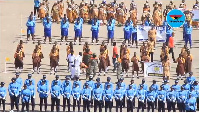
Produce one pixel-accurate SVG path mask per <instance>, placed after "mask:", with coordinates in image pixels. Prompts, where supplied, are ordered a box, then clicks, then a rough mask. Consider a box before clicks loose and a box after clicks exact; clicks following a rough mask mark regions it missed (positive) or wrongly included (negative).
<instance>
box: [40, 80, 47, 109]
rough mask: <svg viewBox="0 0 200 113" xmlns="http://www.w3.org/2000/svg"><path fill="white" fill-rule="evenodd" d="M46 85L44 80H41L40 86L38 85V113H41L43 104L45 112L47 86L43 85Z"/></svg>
mask: <svg viewBox="0 0 200 113" xmlns="http://www.w3.org/2000/svg"><path fill="white" fill-rule="evenodd" d="M45 83H47V82H46V80H44V79H43V80H42V85H39V87H38V89H37V92H38V93H39V97H40V112H42V106H43V102H44V104H45V108H44V109H45V112H46V111H47V98H48V94H49V88H48V86H47V85H46V84H45Z"/></svg>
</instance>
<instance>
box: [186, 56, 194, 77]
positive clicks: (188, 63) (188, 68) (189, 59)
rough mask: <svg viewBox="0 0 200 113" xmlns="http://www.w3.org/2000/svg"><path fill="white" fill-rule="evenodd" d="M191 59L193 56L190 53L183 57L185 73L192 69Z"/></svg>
mask: <svg viewBox="0 0 200 113" xmlns="http://www.w3.org/2000/svg"><path fill="white" fill-rule="evenodd" d="M192 60H193V57H192V55H191V54H190V55H188V56H187V58H186V59H185V73H189V72H191V71H192Z"/></svg>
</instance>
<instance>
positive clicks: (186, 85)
mask: <svg viewBox="0 0 200 113" xmlns="http://www.w3.org/2000/svg"><path fill="white" fill-rule="evenodd" d="M182 86H183V87H184V89H185V90H186V91H188V92H189V91H190V84H188V82H187V80H184V84H183V85H182Z"/></svg>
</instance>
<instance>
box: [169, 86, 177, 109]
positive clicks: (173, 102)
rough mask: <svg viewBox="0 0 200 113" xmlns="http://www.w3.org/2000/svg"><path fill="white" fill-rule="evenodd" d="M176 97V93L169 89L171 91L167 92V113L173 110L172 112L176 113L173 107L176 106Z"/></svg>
mask: <svg viewBox="0 0 200 113" xmlns="http://www.w3.org/2000/svg"><path fill="white" fill-rule="evenodd" d="M176 97H177V93H176V92H175V91H174V88H173V87H171V91H169V92H167V109H168V112H171V110H173V112H176V109H175V105H176V101H177V100H176Z"/></svg>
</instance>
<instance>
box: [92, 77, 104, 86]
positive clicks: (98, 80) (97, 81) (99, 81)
mask: <svg viewBox="0 0 200 113" xmlns="http://www.w3.org/2000/svg"><path fill="white" fill-rule="evenodd" d="M98 83H100V88H101V89H104V87H103V84H102V83H101V80H100V78H99V77H97V79H96V83H94V89H96V88H97V84H98Z"/></svg>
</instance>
